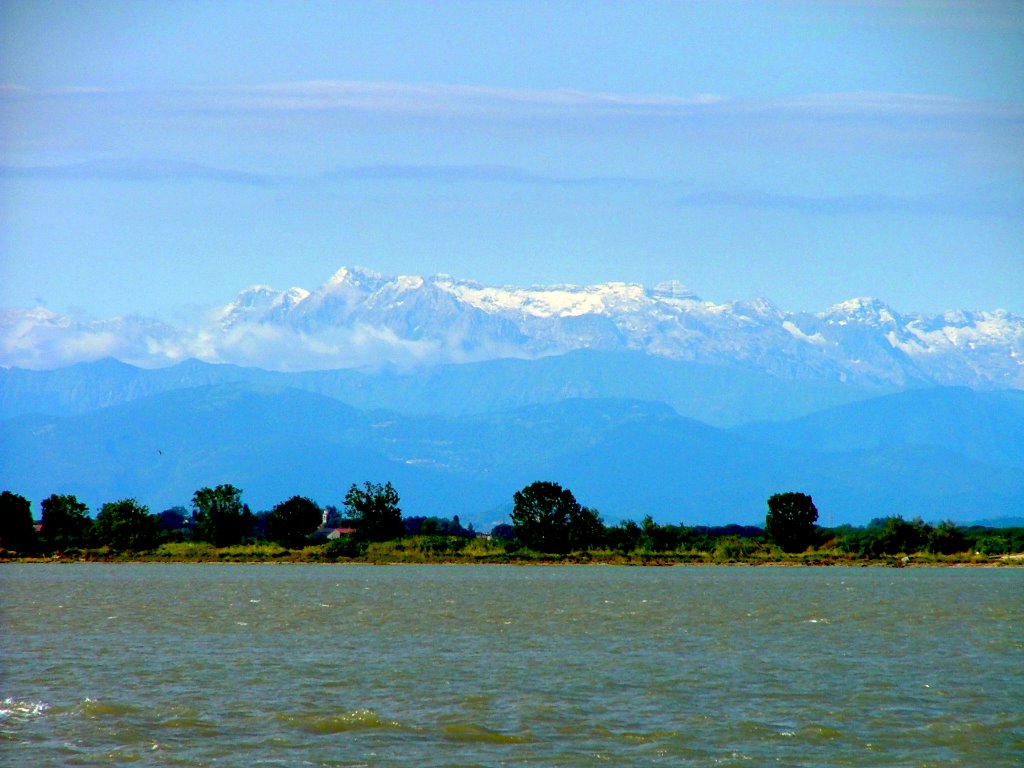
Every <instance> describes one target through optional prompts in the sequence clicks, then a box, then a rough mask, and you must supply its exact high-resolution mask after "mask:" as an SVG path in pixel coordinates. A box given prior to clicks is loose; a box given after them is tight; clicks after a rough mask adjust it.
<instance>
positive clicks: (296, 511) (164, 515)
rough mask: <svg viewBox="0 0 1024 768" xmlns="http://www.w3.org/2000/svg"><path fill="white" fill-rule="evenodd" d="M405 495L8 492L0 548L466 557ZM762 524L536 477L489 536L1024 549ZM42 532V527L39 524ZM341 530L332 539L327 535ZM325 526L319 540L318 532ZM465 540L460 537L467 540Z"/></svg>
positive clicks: (993, 539)
mask: <svg viewBox="0 0 1024 768" xmlns="http://www.w3.org/2000/svg"><path fill="white" fill-rule="evenodd" d="M399 504H400V499H399V495H398V492H397V491H396V490H395V488H394V487H393V486H392V484H391V483H390V482H387V483H383V484H381V483H373V482H369V481H367V482H364V483H363V484H362V485H355V484H353V485H352V486H351V487H350V488H349V489H348V492H347V493H346V494H345V497H344V501H343V505H342V507H341V508H340V509H339V508H337V507H333V506H328V507H326V508H323V509H321V507H320V506H319V505H318V504H317V503H316V502H314V501H313V500H311V499H309V498H306V497H304V496H292V497H291V498H289V499H287V500H285V501H282V502H280V503H279V504H277V505H275V506H274V507H273V508H272V509H270V510H267V511H265V512H260V513H255V514H254V513H253V512H252V511H251V510H250V509H249V507H248V505H246V504H245V503H243V501H242V490H241V489H239V488H237V487H235V486H233V485H230V484H225V485H218V486H215V487H204V488H200V489H199V490H197V491H196V492H195V493H194V494H193V496H192V501H191V510H188V509H185V508H184V507H173V508H171V509H167V510H164V511H163V512H161V513H159V514H151V513H150V511H149V509H148V508H147V507H146V506H144V505H142V504H140V503H139V502H138V501H137V500H135V499H131V498H129V499H121V500H118V501H113V502H108V503H106V504H103V505H102V506H101V507H100V509H99V511H98V512H97V514H96V516H95V517H91V516H90V514H89V509H88V507H87V506H86V505H85V504H84V503H82V502H80V501H79V500H78V499H77V497H75V496H74V495H71V494H53V495H51V496H49V497H48V498H46V499H44V500H43V501H42V503H41V505H40V506H41V512H42V514H41V520H40V522H39V524H36V522H35V521H34V520H33V517H32V514H31V504H30V502H29V501H28V499H26V498H25V497H23V496H20V495H18V494H16V493H12V492H11V491H4V492H3V493H2V494H0V549H2V550H4V551H6V552H7V553H17V554H18V555H23V556H33V555H48V554H54V553H66V552H73V551H75V550H82V549H86V548H100V549H104V548H105V549H107V550H109V551H112V552H145V551H148V550H152V549H154V548H156V547H158V546H159V545H161V544H162V543H165V542H176V541H194V542H206V543H208V544H210V545H212V546H214V547H218V548H223V547H230V546H234V545H237V544H242V543H253V542H272V543H275V544H279V545H281V546H282V547H286V548H288V549H301V548H303V547H306V546H310V545H311V544H316V543H320V544H323V545H324V546H325V549H326V551H327V553H328V554H329V555H330V556H332V557H334V558H337V557H358V556H360V555H361V554H363V553H364V552H365V551H366V548H367V546H368V545H369V544H371V543H373V542H387V541H398V540H402V539H403V538H404V537H418V538H419V539H425V540H426V544H425V545H424V546H426V547H427V548H428V549H430V551H434V552H436V553H441V554H457V552H458V551H459V548H460V546H463V545H464V544H465V543H466V542H468V541H469V540H472V539H474V538H475V537H476V536H477V534H476V532H475V531H473V529H472V526H469V527H468V528H464V527H463V526H462V525H461V523H460V522H459V519H458V516H455V517H454V518H452V519H449V518H437V517H429V518H428V517H415V516H414V517H403V516H402V510H401V507H400V506H399ZM767 508H768V509H767V513H766V517H765V524H764V527H763V528H760V527H754V526H737V525H730V526H718V527H709V526H693V527H687V526H683V525H671V524H659V523H656V522H654V520H653V519H652V518H651V517H650V516H649V515H648V516H646V517H645V518H644V519H643V520H642V521H641V522H639V523H638V522H635V521H633V520H624V521H621V522H619V523H616V524H614V525H607V524H605V523H604V521H603V520H602V519H601V516H600V514H599V513H598V511H597V510H595V509H593V508H590V507H586V506H583V505H582V504H580V503H579V502H578V501H577V500H576V498H575V496H574V495H573V493H572V492H571V491H570V490H569V489H567V488H563V487H562V486H561V485H559V484H558V483H553V482H544V481H538V482H535V483H532V484H530V485H528V486H526V487H524V488H523V489H521V490H519V491H516V492H515V493H514V494H513V496H512V512H511V523H510V524H502V525H497V526H495V527H494V529H493V530H492V531H491V533H490V538H491V539H493V540H494V541H495V542H497V545H498V546H500V547H502V548H503V549H504V550H505V551H506V552H509V553H514V552H516V551H523V550H525V551H532V552H538V553H549V554H554V555H566V554H568V553H573V552H590V551H595V550H600V551H612V552H619V553H623V554H628V553H635V552H648V553H673V552H683V551H698V552H700V551H703V552H715V553H716V554H721V555H722V557H723V558H724V559H742V558H743V556H744V555H745V554H749V553H750V552H751V551H752V548H756V547H758V546H769V547H774V548H777V549H778V550H781V551H782V552H788V553H794V552H803V551H805V550H808V549H809V548H811V549H813V548H824V549H831V550H835V551H838V552H844V553H848V554H851V555H854V556H857V557H863V558H881V557H885V556H892V555H896V554H900V553H915V552H928V553H932V554H942V555H949V554H955V553H961V552H967V551H971V552H978V553H980V554H985V555H998V554H1005V553H1009V552H1019V551H1022V550H1024V529H1021V528H1007V529H990V528H979V527H970V528H961V527H958V526H957V525H955V524H954V523H952V522H944V523H940V524H938V525H936V526H932V525H929V524H927V523H925V522H923V521H922V520H920V519H914V520H910V521H907V520H904V519H903V518H902V517H898V516H895V517H888V518H880V519H875V520H872V521H871V523H869V524H868V525H867V526H866V527H863V528H855V527H852V526H841V527H839V528H831V529H825V528H821V527H819V526H818V525H817V520H818V511H817V508H816V507H815V505H814V501H813V499H812V498H811V497H810V496H809V495H807V494H803V493H797V492H787V493H779V494H774V495H772V496H771V497H769V499H768V500H767ZM37 529H38V530H37ZM327 531H335V533H334V536H336V537H337V538H333V539H332V540H330V541H327V542H326V543H325V542H324V541H323V538H322V537H323V535H325V534H326V532H327ZM317 534H319V535H320V536H321V538H319V539H318V538H316V536H317ZM460 542H461V544H460Z"/></svg>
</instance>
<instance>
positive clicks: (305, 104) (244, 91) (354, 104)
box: [0, 80, 1024, 120]
mask: <svg viewBox="0 0 1024 768" xmlns="http://www.w3.org/2000/svg"><path fill="white" fill-rule="evenodd" d="M89 99H92V100H99V101H104V100H106V101H118V102H119V103H121V104H122V106H126V105H131V104H134V105H136V107H137V108H138V109H141V110H159V111H165V110H174V111H193V110H195V111H216V112H225V111H227V112H261V113H267V114H276V113H296V112H300V113H301V112H311V113H316V112H346V111H348V112H359V113H364V114H379V115H409V116H423V117H428V116H435V117H467V118H469V117H475V118H494V119H502V120H508V119H537V118H544V117H550V118H562V119H564V118H567V117H578V118H585V117H588V116H606V117H611V116H616V115H618V116H631V117H635V118H644V117H648V118H652V119H655V118H660V119H664V118H670V117H675V118H686V117H696V116H707V115H773V114H779V113H790V114H794V113H800V114H804V115H807V116H815V115H830V116H836V115H844V114H846V115H856V114H870V115H875V116H885V115H890V116H941V117H951V116H952V117H958V116H959V117H975V118H1010V119H1017V120H1021V119H1024V104H1022V103H1019V102H993V101H982V100H969V99H961V98H954V97H951V96H946V95H942V94H920V93H890V92H874V91H862V92H842V93H812V94H803V95H793V96H786V97H779V98H773V99H739V98H734V97H729V96H727V95H723V94H715V93H698V94H693V95H676V94H643V93H615V92H599V91H584V90H574V89H550V90H536V89H515V88H491V87H484V86H475V85H459V84H420V83H403V82H373V81H335V80H314V81H297V82H284V83H264V84H241V85H232V86H219V87H195V88H179V89H168V90H146V91H132V90H126V89H110V88H92V87H76V88H63V89H53V90H34V89H31V88H26V87H23V86H20V85H18V84H10V83H9V84H0V100H2V101H3V102H6V107H7V108H8V109H12V108H13V109H16V108H17V106H18V104H19V103H21V104H27V103H30V102H34V101H35V102H38V101H45V102H48V103H53V102H60V101H69V102H71V101H77V102H82V101H83V100H86V101H87V100H89Z"/></svg>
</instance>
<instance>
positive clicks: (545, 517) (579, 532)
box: [512, 481, 605, 553]
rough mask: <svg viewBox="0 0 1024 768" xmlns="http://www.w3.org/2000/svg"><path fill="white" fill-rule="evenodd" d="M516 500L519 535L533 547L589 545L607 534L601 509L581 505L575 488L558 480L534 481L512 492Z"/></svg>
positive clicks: (514, 516) (542, 549)
mask: <svg viewBox="0 0 1024 768" xmlns="http://www.w3.org/2000/svg"><path fill="white" fill-rule="evenodd" d="M512 503H513V507H512V527H513V528H514V529H515V532H516V538H517V539H519V541H521V542H522V543H523V544H525V545H526V546H527V547H529V548H530V549H535V550H537V551H539V552H555V553H565V552H569V551H570V550H574V549H588V548H589V547H592V546H593V545H594V544H596V543H597V542H598V541H600V539H601V537H602V536H603V535H604V530H605V529H604V524H603V523H602V522H601V518H600V516H599V515H598V514H597V512H596V511H595V510H593V509H590V508H588V507H583V506H581V505H580V503H579V502H578V501H576V497H575V496H573V494H572V491H570V490H568V489H567V488H562V486H560V485H559V484H558V483H549V482H544V481H538V482H536V483H532V484H530V485H528V486H526V487H525V488H523V489H522V490H521V491H516V492H515V493H514V494H512Z"/></svg>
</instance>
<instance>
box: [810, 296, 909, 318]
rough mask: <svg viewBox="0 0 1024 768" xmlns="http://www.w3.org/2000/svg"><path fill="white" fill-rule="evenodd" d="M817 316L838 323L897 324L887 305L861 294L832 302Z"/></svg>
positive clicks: (894, 314)
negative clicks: (853, 297) (836, 302)
mask: <svg viewBox="0 0 1024 768" xmlns="http://www.w3.org/2000/svg"><path fill="white" fill-rule="evenodd" d="M819 317H821V318H822V319H824V320H828V321H830V322H836V323H838V324H839V325H845V324H846V323H847V322H850V321H854V322H858V323H866V324H869V325H897V324H898V323H899V321H898V319H897V316H896V313H895V312H894V311H893V310H892V308H891V307H889V305H887V304H886V303H885V302H882V301H879V300H878V299H873V298H871V297H869V296H861V297H858V298H855V299H848V300H847V301H843V302H840V303H839V304H834V305H833V306H831V307H829V308H828V309H827V310H825V312H823V313H822V314H821V315H819Z"/></svg>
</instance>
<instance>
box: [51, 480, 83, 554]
mask: <svg viewBox="0 0 1024 768" xmlns="http://www.w3.org/2000/svg"><path fill="white" fill-rule="evenodd" d="M42 508H43V517H42V523H43V541H44V543H45V545H46V548H47V549H49V550H50V551H51V552H52V551H63V550H66V549H71V548H72V547H84V546H86V545H87V544H88V543H89V534H90V532H91V531H92V525H93V522H92V518H90V517H89V508H88V507H87V506H85V504H83V503H82V502H80V501H79V500H78V498H77V497H76V496H74V495H72V494H64V495H58V494H56V493H55V494H53V495H51V496H50V497H49V498H47V499H43V504H42Z"/></svg>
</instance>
